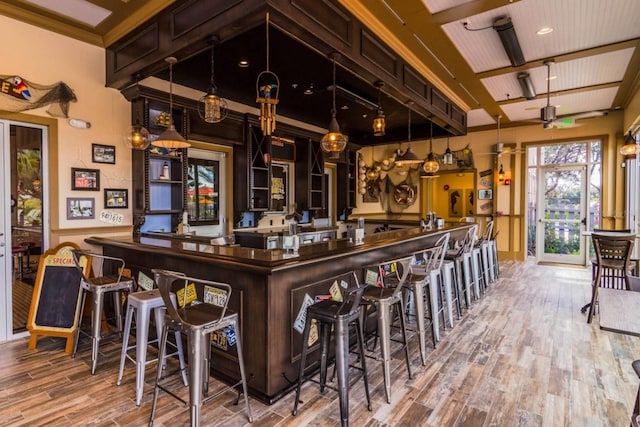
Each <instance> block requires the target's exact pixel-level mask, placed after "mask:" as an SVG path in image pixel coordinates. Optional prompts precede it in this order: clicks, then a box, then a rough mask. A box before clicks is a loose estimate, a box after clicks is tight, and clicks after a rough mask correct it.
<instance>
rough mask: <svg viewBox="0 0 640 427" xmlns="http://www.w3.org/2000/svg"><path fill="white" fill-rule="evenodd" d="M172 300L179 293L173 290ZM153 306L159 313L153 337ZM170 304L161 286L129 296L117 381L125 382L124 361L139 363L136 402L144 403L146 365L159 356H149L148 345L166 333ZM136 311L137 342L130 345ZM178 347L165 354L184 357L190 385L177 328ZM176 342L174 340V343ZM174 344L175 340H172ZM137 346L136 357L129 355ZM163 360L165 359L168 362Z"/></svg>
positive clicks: (183, 376) (176, 344) (154, 312)
mask: <svg viewBox="0 0 640 427" xmlns="http://www.w3.org/2000/svg"><path fill="white" fill-rule="evenodd" d="M170 297H171V302H172V303H173V305H174V306H175V305H176V295H175V294H174V293H171V295H170ZM151 310H153V314H154V317H155V325H156V338H155V339H154V340H151V341H149V340H148V338H149V323H150V320H151ZM165 312H166V307H165V306H164V301H163V300H162V295H160V290H159V289H153V290H149V291H140V292H134V293H132V294H129V297H128V298H127V314H126V316H125V322H124V335H123V337H122V353H121V355H120V370H119V371H118V380H117V381H116V384H117V385H120V384H121V383H122V375H123V372H124V365H125V362H126V360H127V359H129V360H131V361H132V362H133V363H134V364H135V365H136V405H138V406H140V401H141V400H142V392H143V389H144V374H145V367H146V366H147V365H148V364H149V363H152V362H155V361H157V360H158V359H151V360H147V346H148V345H149V344H153V343H158V345H159V344H160V337H161V336H162V328H163V327H164V316H165ZM134 315H135V328H136V343H135V344H134V345H132V346H129V336H130V333H131V324H132V323H133V317H134ZM175 336H176V343H175V347H176V351H175V352H174V353H171V354H166V355H165V360H166V358H167V357H170V356H174V355H176V354H177V356H178V359H179V361H180V371H181V372H182V381H183V383H184V385H185V386H186V385H188V382H187V372H186V370H185V363H184V353H183V351H182V339H181V338H180V333H179V332H176V333H175ZM171 344H172V343H171ZM172 345H173V344H172ZM133 348H135V349H136V355H135V358H134V357H131V356H129V354H128V351H129V350H131V349H133ZM165 360H163V363H165Z"/></svg>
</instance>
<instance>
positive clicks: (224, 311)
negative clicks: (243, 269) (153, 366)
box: [149, 270, 253, 427]
mask: <svg viewBox="0 0 640 427" xmlns="http://www.w3.org/2000/svg"><path fill="white" fill-rule="evenodd" d="M153 273H154V276H155V280H156V283H157V285H158V289H159V290H160V295H162V300H163V301H164V305H165V308H166V315H165V322H164V327H163V329H162V336H161V339H160V353H159V355H158V359H159V360H164V357H165V354H166V349H167V338H168V335H169V332H179V333H182V334H185V335H186V336H187V346H188V348H189V402H186V401H185V400H183V399H182V398H180V397H179V396H177V395H176V394H175V393H173V392H172V391H171V390H169V389H168V388H166V387H165V386H163V385H161V384H160V381H161V380H162V363H158V369H157V375H156V384H155V387H154V390H153V404H152V407H151V416H150V418H149V425H150V426H152V425H153V419H154V417H155V413H156V405H157V402H158V395H159V393H160V390H161V389H162V390H164V391H165V392H167V393H168V394H169V395H171V396H173V397H175V398H176V399H178V400H179V401H181V402H182V403H184V404H185V405H188V406H189V418H190V421H191V426H192V427H198V426H200V409H201V407H202V405H203V404H204V403H206V402H208V401H210V400H212V399H215V398H216V397H218V396H220V395H221V394H223V393H225V392H227V391H228V390H230V389H233V388H236V387H237V386H239V385H242V393H243V394H244V402H245V407H246V410H247V418H248V420H249V422H253V416H252V415H251V407H250V406H249V395H248V392H247V380H246V375H245V370H244V359H243V355H242V340H241V338H240V335H241V334H240V328H239V326H240V325H239V322H238V313H236V312H233V311H231V310H230V309H228V308H227V305H228V304H229V300H230V299H231V286H229V285H228V284H226V283H220V282H212V281H210V280H204V279H196V278H194V277H188V276H185V275H182V274H181V273H176V272H172V271H166V270H153ZM176 281H181V282H183V283H184V287H183V295H184V298H183V299H182V301H178V302H179V305H180V307H179V308H176V307H174V305H173V304H172V302H171V287H172V286H173V284H174V282H176ZM192 287H193V288H192ZM205 287H207V288H205ZM194 293H195V295H196V298H197V300H193V301H191V300H189V299H188V295H193V294H194ZM208 301H211V302H208ZM192 302H193V304H192ZM214 332H218V333H223V334H225V336H226V338H227V342H228V345H229V346H230V347H233V346H234V345H235V346H236V349H237V356H238V365H239V369H240V380H239V381H238V382H236V383H235V384H232V385H229V386H227V387H224V388H223V389H222V390H220V391H218V392H217V393H215V394H213V395H211V396H206V397H205V398H203V395H206V393H207V390H208V384H209V376H210V374H209V354H210V352H211V345H210V344H211V341H210V339H211V337H210V336H211V334H212V333H214Z"/></svg>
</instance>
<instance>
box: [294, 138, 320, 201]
mask: <svg viewBox="0 0 640 427" xmlns="http://www.w3.org/2000/svg"><path fill="white" fill-rule="evenodd" d="M324 191H325V188H324V156H323V152H322V148H321V147H320V142H319V141H314V140H312V139H307V138H296V203H297V204H298V206H297V209H298V211H301V210H310V211H319V210H323V209H325V205H324V199H325V198H324Z"/></svg>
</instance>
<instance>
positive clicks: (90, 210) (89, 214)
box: [67, 197, 96, 219]
mask: <svg viewBox="0 0 640 427" xmlns="http://www.w3.org/2000/svg"><path fill="white" fill-rule="evenodd" d="M95 217H96V199H95V198H93V197H67V219H94V218H95Z"/></svg>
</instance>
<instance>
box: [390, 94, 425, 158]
mask: <svg viewBox="0 0 640 427" xmlns="http://www.w3.org/2000/svg"><path fill="white" fill-rule="evenodd" d="M411 104H412V102H408V103H407V105H408V106H409V105H411ZM407 110H409V120H408V123H407V136H408V138H407V144H408V145H407V150H406V151H405V152H404V153H403V154H401V155H400V156H399V157H397V158H396V162H395V163H396V166H398V167H402V166H404V165H418V164H420V163H422V159H421V158H420V157H418V156H417V155H416V153H414V152H413V150H412V149H411V108H409V107H408V108H407Z"/></svg>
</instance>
